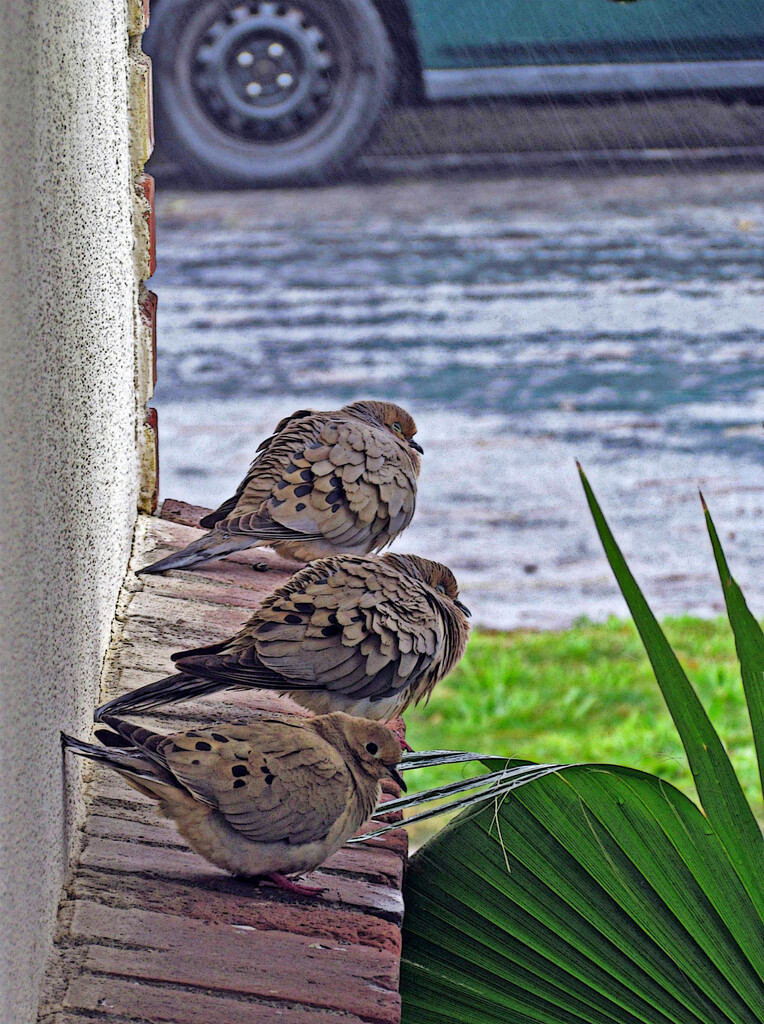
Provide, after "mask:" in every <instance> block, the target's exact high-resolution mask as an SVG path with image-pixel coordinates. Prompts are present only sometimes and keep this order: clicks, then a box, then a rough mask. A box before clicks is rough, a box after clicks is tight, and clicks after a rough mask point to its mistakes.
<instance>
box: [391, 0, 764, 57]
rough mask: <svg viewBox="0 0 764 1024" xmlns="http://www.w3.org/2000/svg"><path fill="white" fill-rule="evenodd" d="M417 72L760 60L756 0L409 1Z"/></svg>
mask: <svg viewBox="0 0 764 1024" xmlns="http://www.w3.org/2000/svg"><path fill="white" fill-rule="evenodd" d="M409 8H410V11H411V17H412V20H413V23H414V27H415V32H416V37H417V40H418V44H419V52H420V58H421V61H422V66H423V68H425V69H427V70H430V69H456V68H487V67H508V66H517V65H520V66H523V65H526V66H527V65H538V64H551V65H565V64H587V65H588V64H608V63H621V62H626V63H630V62H634V63H654V62H663V61H667V62H669V61H687V62H694V61H716V60H754V61H755V60H760V59H762V57H764V3H762V2H761V0H632V2H625V3H618V2H614V0H458V2H457V0H409Z"/></svg>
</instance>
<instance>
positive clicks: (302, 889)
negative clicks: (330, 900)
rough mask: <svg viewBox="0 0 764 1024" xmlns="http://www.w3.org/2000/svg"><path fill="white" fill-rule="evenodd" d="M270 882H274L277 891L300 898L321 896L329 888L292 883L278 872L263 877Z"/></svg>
mask: <svg viewBox="0 0 764 1024" xmlns="http://www.w3.org/2000/svg"><path fill="white" fill-rule="evenodd" d="M263 877H264V878H265V879H267V880H268V881H269V882H272V883H273V885H275V886H276V888H277V889H283V890H284V891H285V892H293V893H296V894H297V895H298V896H319V895H320V894H321V893H322V892H326V891H327V888H326V886H325V885H319V886H315V885H300V884H299V883H297V882H293V881H291V879H289V878H287V877H286V875H281V874H279V872H278V871H271V873H270V874H268V875H264V876H263Z"/></svg>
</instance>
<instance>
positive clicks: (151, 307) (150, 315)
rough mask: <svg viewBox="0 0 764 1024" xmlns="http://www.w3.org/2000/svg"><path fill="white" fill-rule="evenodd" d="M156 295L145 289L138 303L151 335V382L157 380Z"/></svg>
mask: <svg viewBox="0 0 764 1024" xmlns="http://www.w3.org/2000/svg"><path fill="white" fill-rule="evenodd" d="M157 301H158V300H157V296H156V292H152V291H149V290H148V289H146V291H145V294H144V296H143V300H142V301H141V304H140V314H141V320H142V321H143V325H144V327H146V329H147V330H148V332H149V335H150V337H151V382H152V384H153V385H155V386H156V382H157Z"/></svg>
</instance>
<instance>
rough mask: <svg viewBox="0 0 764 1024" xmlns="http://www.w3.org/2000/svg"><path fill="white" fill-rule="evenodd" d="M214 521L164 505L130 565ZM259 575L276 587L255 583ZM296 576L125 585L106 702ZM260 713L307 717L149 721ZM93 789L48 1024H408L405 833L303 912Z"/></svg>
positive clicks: (164, 716)
mask: <svg viewBox="0 0 764 1024" xmlns="http://www.w3.org/2000/svg"><path fill="white" fill-rule="evenodd" d="M206 512H207V509H199V508H195V507H192V506H189V505H184V504H183V503H181V502H176V501H169V500H168V501H165V503H164V506H163V508H162V513H161V517H160V518H146V519H145V520H144V522H145V526H146V529H145V539H144V540H143V541H142V542H141V543H140V545H137V548H138V549H137V550H136V553H135V555H134V562H135V563H136V564H137V565H143V564H145V563H146V562H148V561H152V560H154V559H155V558H157V557H159V556H160V555H164V554H166V553H168V552H169V551H171V550H175V549H177V548H180V547H182V546H184V545H185V544H187V543H188V541H189V540H190V539H192V538H193V537H195V536H196V535H197V532H198V531H197V530H196V529H195V527H198V522H199V517H200V515H204V514H205V513H206ZM255 561H265V562H267V563H268V565H269V569H268V571H267V572H262V573H261V572H254V571H253V570H252V567H251V566H252V563H253V562H255ZM294 569H295V565H294V564H293V563H290V562H287V561H285V560H284V559H281V558H279V557H278V556H276V555H275V554H274V553H273V552H271V551H269V550H267V549H266V550H262V549H259V550H257V551H253V552H246V551H245V552H241V553H239V554H237V555H234V556H232V557H231V558H228V559H226V560H225V561H224V562H215V563H213V564H211V565H209V566H207V567H204V568H201V569H199V570H197V571H196V572H194V573H187V572H184V573H182V572H177V573H172V574H171V575H169V576H166V577H163V576H151V577H145V578H140V579H138V578H136V577H135V576H134V575H133V574H132V572H131V573H129V574H128V579H127V580H126V586H125V589H126V591H128V592H131V593H130V594H129V599H128V600H126V601H125V602H124V604H125V605H126V608H123V610H122V614H123V617H124V618H123V622H122V624H121V629H120V636H119V641H118V643H117V644H116V645H115V649H114V650H113V651H112V652H111V656H110V659H108V660H107V664H108V669H107V672H106V677H105V681H104V693H103V695H102V696H103V699H108V698H110V697H112V696H114V695H115V694H117V693H121V692H123V691H124V690H126V689H128V688H131V687H132V686H135V685H139V684H140V683H142V682H146V681H147V680H148V679H150V678H152V677H153V678H155V677H156V675H157V673H162V672H168V671H170V670H171V669H172V663H171V662H170V660H169V656H170V654H171V653H172V652H173V651H174V650H177V649H179V648H182V647H184V646H193V645H194V644H196V643H197V642H199V643H203V642H214V641H215V640H217V639H223V638H224V637H225V636H228V635H229V634H230V633H231V632H233V631H234V630H235V629H237V628H238V627H239V626H240V625H241V624H242V623H243V622H244V621H245V619H246V618H247V617H248V616H249V615H250V614H251V612H252V608H253V607H256V606H257V604H259V602H260V601H261V600H262V598H263V597H264V596H265V594H266V593H268V592H270V591H271V590H272V589H273V587H274V586H276V585H278V583H280V582H281V581H282V580H283V579H285V578H286V577H287V576H288V575H290V573H291V572H293V571H294ZM258 698H260V695H258ZM258 710H261V711H262V710H266V711H276V710H278V711H298V712H299V709H298V708H297V706H296V705H294V704H292V703H291V702H290V701H288V700H285V699H284V698H278V697H270V696H268V695H263V696H262V698H260V699H257V701H256V702H255V699H254V698H253V694H252V693H243V692H239V693H237V692H228V693H224V694H219V695H216V696H215V697H214V698H207V699H204V700H199V701H197V702H195V703H193V704H190V703H189V704H184V705H182V706H181V707H179V708H177V709H166V710H164V711H163V712H161V713H160V712H156V713H155V714H154V716H153V718H152V717H148V716H146V718H145V721H146V723H147V724H148V725H149V726H152V725H156V727H157V728H160V729H172V728H188V727H190V726H191V724H192V723H199V722H200V721H201V722H205V721H214V720H238V721H249V720H252V719H253V718H254V717H256V715H257V712H258ZM179 713H182V717H180V714H179ZM300 713H302V712H300ZM86 778H89V781H88V783H87V793H86V796H87V802H88V814H87V819H86V821H85V824H84V826H83V843H82V851H81V855H80V859H79V862H78V864H77V866H76V868H75V870H74V873H73V877H72V879H71V881H70V883H69V885H68V887H67V890H66V893H65V896H64V899H63V901H62V904H61V907H60V911H59V928H58V939H57V943H56V947H55V950H54V957H53V961H52V963H51V965H50V970H49V972H48V981H47V985H46V989H47V991H46V993H45V996H44V1001H43V1004H42V1006H41V1013H40V1018H39V1020H40V1022H41V1024H43V1022H44V1024H96V1022H100V1024H138V1022H140V1024H147V1022H152V1024H153V1022H156V1024H276V1022H280V1024H356V1022H358V1024H361V1022H364V1024H398V1022H399V1021H400V998H399V995H398V973H399V961H400V945H401V935H400V925H401V921H402V918H403V899H402V896H401V884H402V878H403V869H404V865H405V859H406V852H407V839H406V833H405V832H404V831H403V830H402V829H401V830H396V831H394V832H391V833H389V834H388V835H387V836H385V837H384V838H382V839H380V840H377V841H375V842H374V843H373V844H369V845H368V846H364V847H358V846H353V847H345V848H344V849H342V850H340V851H338V853H336V854H335V855H334V856H333V857H332V858H331V859H330V860H329V861H327V863H326V864H325V865H323V866H322V867H321V868H320V869H319V870H317V871H315V872H313V873H312V875H310V876H307V879H308V881H309V882H313V883H315V884H321V885H325V886H327V891H326V892H325V893H324V894H322V895H321V896H320V897H317V898H305V897H300V896H295V895H294V894H291V893H284V892H282V891H280V890H276V889H272V888H269V887H261V888H256V887H252V886H251V885H246V884H244V883H242V882H240V881H238V880H237V879H235V878H232V877H231V876H229V875H227V874H225V873H224V872H222V871H219V870H217V869H216V868H214V867H212V866H211V865H209V864H207V863H206V862H205V861H204V860H202V859H201V858H200V857H197V856H196V854H194V853H192V852H191V851H190V850H189V849H188V848H187V847H186V845H185V844H184V842H183V840H182V839H181V838H180V837H179V836H178V834H177V833H176V832H175V830H174V828H173V827H172V825H170V824H169V822H165V821H164V820H163V819H162V818H160V817H159V816H158V815H157V814H156V812H155V811H154V810H153V808H152V806H151V802H150V801H149V800H147V799H145V798H143V797H142V796H141V795H140V794H138V793H136V792H135V791H134V790H131V789H130V788H129V787H128V786H127V785H126V784H124V783H122V781H121V780H120V779H119V778H118V777H117V776H115V775H114V774H113V773H110V772H108V770H106V769H103V768H101V767H100V766H96V765H92V766H90V767H89V768H88V774H87V775H86Z"/></svg>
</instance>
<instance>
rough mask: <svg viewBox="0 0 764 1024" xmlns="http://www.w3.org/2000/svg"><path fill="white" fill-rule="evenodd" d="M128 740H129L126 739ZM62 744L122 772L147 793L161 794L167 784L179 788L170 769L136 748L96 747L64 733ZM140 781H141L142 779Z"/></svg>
mask: <svg viewBox="0 0 764 1024" xmlns="http://www.w3.org/2000/svg"><path fill="white" fill-rule="evenodd" d="M125 742H126V743H128V741H125ZM61 746H62V747H63V748H64V750H71V752H72V753H73V754H77V755H78V756H79V757H86V758H87V759H88V760H89V761H96V762H98V763H99V764H105V765H107V766H108V767H109V768H113V769H114V771H117V772H119V773H120V775H123V776H124V777H125V778H126V779H127V780H128V782H130V783H131V784H132V785H134V786H135V788H136V789H138V790H140V791H141V792H142V793H145V794H147V795H148V796H153V797H161V795H162V790H164V791H165V792H166V787H167V786H172V787H176V786H177V782H176V781H175V779H174V778H173V777H172V775H171V774H170V772H169V771H167V770H166V769H164V768H162V766H161V765H159V764H157V763H156V762H154V761H153V760H151V758H150V757H147V756H146V754H144V753H142V752H141V750H140V749H138V748H137V747H133V746H131V745H126V746H125V747H120V746H103V747H101V746H97V745H96V744H95V743H84V742H83V741H82V740H78V739H77V738H76V737H74V736H69V735H67V733H65V732H62V733H61ZM139 780H140V781H139Z"/></svg>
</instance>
